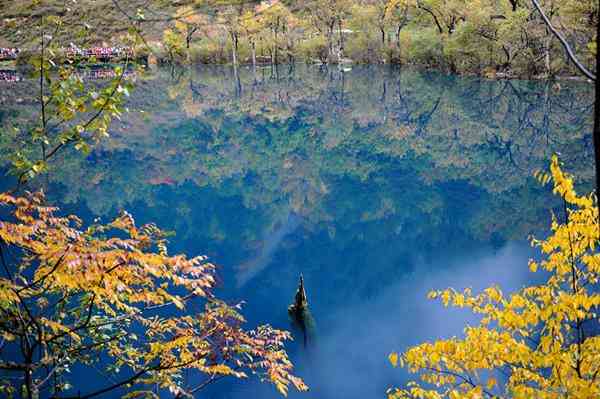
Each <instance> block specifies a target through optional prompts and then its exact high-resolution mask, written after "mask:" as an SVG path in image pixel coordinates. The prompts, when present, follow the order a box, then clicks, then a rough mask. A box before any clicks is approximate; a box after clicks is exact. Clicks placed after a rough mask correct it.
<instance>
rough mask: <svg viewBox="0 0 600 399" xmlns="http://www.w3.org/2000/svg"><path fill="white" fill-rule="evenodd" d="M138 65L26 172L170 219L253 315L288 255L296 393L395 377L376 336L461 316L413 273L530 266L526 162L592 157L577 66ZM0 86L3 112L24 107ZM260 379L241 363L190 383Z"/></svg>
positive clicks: (381, 391) (389, 345)
mask: <svg viewBox="0 0 600 399" xmlns="http://www.w3.org/2000/svg"><path fill="white" fill-rule="evenodd" d="M135 79H136V80H137V82H136V86H137V87H136V89H135V91H134V92H133V93H132V97H131V99H130V103H129V104H128V107H129V113H127V114H125V115H124V117H123V118H122V120H121V121H120V122H117V123H115V124H114V125H113V127H112V129H111V130H112V131H111V138H110V139H109V140H108V141H106V142H104V143H102V144H101V145H100V146H98V147H97V148H96V149H95V150H94V151H93V152H92V153H91V154H90V155H89V156H88V157H86V158H84V157H82V156H81V155H80V154H74V153H65V154H64V157H62V158H61V159H60V160H59V161H57V162H56V163H55V165H53V166H54V172H53V173H52V174H50V175H49V176H47V177H44V178H43V179H40V181H37V182H35V183H34V184H35V185H36V186H41V187H43V188H45V190H46V191H47V193H48V196H49V197H50V198H51V200H53V202H54V203H58V204H60V205H62V207H63V208H64V209H65V210H66V211H68V212H77V213H78V214H81V215H83V216H84V218H85V219H86V220H87V221H91V220H92V219H93V218H95V217H101V218H103V219H105V220H106V219H108V218H110V217H111V216H115V215H116V214H117V212H118V211H119V210H120V209H127V210H128V211H129V212H130V213H132V214H133V215H134V216H135V217H136V219H137V220H138V222H140V223H143V222H149V221H154V222H156V223H157V224H158V225H159V226H160V227H162V228H163V229H166V230H171V231H173V232H175V237H173V238H172V239H171V252H172V253H175V252H185V253H187V254H188V255H198V254H206V255H208V256H209V257H210V259H211V261H212V262H213V263H215V264H217V265H218V276H219V287H218V289H217V294H218V295H220V296H221V297H223V298H225V299H227V300H228V301H231V302H237V301H241V300H243V301H245V305H244V314H245V315H246V316H247V319H248V323H249V325H250V326H254V325H256V324H257V323H269V324H272V325H274V326H276V327H279V328H286V329H289V328H290V322H289V320H288V315H287V306H288V305H289V304H290V303H291V301H292V299H293V296H294V293H295V289H296V286H297V283H298V278H299V275H300V274H301V273H302V274H303V275H304V279H305V283H306V289H307V294H308V300H309V305H310V309H311V311H312V313H313V316H314V318H315V321H316V326H317V329H316V332H315V340H314V343H313V344H312V345H310V346H309V348H307V349H305V348H303V347H302V345H299V344H292V345H291V346H290V352H291V356H292V358H293V359H294V360H295V362H296V364H297V371H298V373H299V374H300V375H301V376H302V377H304V378H305V379H306V382H307V383H308V384H309V385H310V386H311V392H310V393H308V394H304V397H310V398H376V397H379V398H382V397H384V396H385V390H386V389H387V388H388V387H390V386H393V385H394V384H401V383H402V382H404V381H405V380H406V375H405V374H404V373H403V372H402V371H400V370H397V369H392V368H391V367H390V366H389V364H388V363H387V354H388V353H389V352H390V351H392V350H395V351H398V350H400V351H401V350H403V349H404V348H406V347H407V345H411V344H415V343H418V342H421V341H423V340H427V339H434V338H435V337H445V336H450V335H454V334H460V331H461V329H462V326H463V325H464V323H465V322H467V321H469V320H473V319H472V318H470V316H469V315H468V314H467V313H464V312H459V311H448V310H445V309H443V308H442V307H441V306H438V304H437V303H430V302H429V301H427V300H426V293H427V292H428V290H429V289H432V288H444V287H446V286H449V285H451V286H454V287H456V288H463V287H466V286H471V287H474V288H482V287H485V286H486V285H487V284H490V283H492V282H498V283H500V284H501V285H502V286H503V287H504V288H505V289H515V288H517V287H520V286H521V285H523V284H525V283H527V282H528V281H531V279H532V278H534V277H533V276H532V275H531V274H530V273H529V272H528V270H527V260H528V259H529V258H530V257H531V256H535V255H536V254H535V253H534V252H533V251H532V250H531V249H530V248H529V247H528V245H527V238H528V236H529V235H530V234H536V233H537V234H544V231H545V229H546V227H547V225H548V223H549V216H550V212H551V210H552V209H553V208H555V207H556V205H557V204H558V202H557V201H556V199H555V198H554V197H553V196H552V194H551V193H550V190H549V188H548V187H541V186H540V185H539V184H538V183H537V182H536V181H535V180H534V179H533V178H532V175H533V173H534V171H536V170H538V169H543V168H545V167H547V164H548V160H549V159H550V156H551V155H552V154H553V153H555V152H557V153H560V156H561V159H562V160H563V161H564V162H565V165H566V169H567V170H570V171H572V172H573V173H576V174H577V176H579V179H578V186H579V187H581V188H582V189H586V188H589V181H590V180H591V176H592V172H593V170H592V167H591V156H592V147H591V136H590V132H591V113H592V109H591V104H592V101H593V99H592V95H591V94H592V88H591V87H590V86H588V85H587V84H584V83H568V82H561V83H560V84H559V85H557V84H552V83H545V82H528V81H489V80H483V79H480V78H474V77H456V76H448V75H443V74H440V73H436V72H420V71H414V70H405V69H402V70H400V69H395V68H387V67H383V66H377V67H375V66H364V67H354V68H352V70H350V71H345V72H344V71H340V70H339V69H337V68H329V69H327V68H319V67H306V66H295V67H287V66H283V67H279V68H278V69H277V70H274V69H271V68H265V69H259V70H257V71H252V70H251V69H248V68H242V69H241V70H240V71H239V72H238V73H237V75H236V74H234V72H233V70H232V69H230V68H228V67H198V68H191V69H173V70H170V69H159V70H154V71H150V72H149V73H148V74H147V75H146V76H137V77H136V78H135ZM21 84H22V86H20V87H23V88H24V89H23V90H26V89H25V88H26V87H28V86H26V85H27V83H21ZM5 85H6V84H5ZM4 104H5V105H3V107H4V108H5V109H4V112H3V113H2V114H1V116H0V118H4V122H6V121H7V120H8V119H10V118H13V117H16V116H15V115H17V114H18V110H19V109H20V108H23V107H26V105H23V104H22V103H17V102H14V101H13V102H12V103H11V102H10V99H8V100H6V99H5V103H4ZM6 104H7V105H6ZM298 338H300V337H298ZM299 341H302V340H301V339H299ZM272 396H276V395H275V394H274V389H273V388H272V387H270V386H263V385H258V384H256V383H252V382H251V383H248V382H244V383H241V382H238V381H224V382H219V383H218V384H215V385H213V386H211V387H210V388H209V389H208V390H207V391H206V392H205V397H210V398H242V397H244V398H248V397H250V398H252V397H261V398H263V397H265V398H268V397H272Z"/></svg>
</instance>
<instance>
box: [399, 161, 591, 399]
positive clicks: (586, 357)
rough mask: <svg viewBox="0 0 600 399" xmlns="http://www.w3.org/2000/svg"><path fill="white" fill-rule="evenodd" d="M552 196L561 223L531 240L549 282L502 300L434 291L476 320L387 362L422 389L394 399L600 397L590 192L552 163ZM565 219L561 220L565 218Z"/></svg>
mask: <svg viewBox="0 0 600 399" xmlns="http://www.w3.org/2000/svg"><path fill="white" fill-rule="evenodd" d="M550 172H551V174H550V175H546V174H545V173H541V174H539V175H538V177H539V178H540V180H542V181H543V182H547V181H549V180H552V181H553V185H554V193H555V194H557V195H559V196H560V197H562V200H563V203H564V210H563V212H562V213H563V215H562V216H559V215H557V216H553V218H552V227H551V228H552V234H551V235H550V236H549V237H548V238H546V239H541V240H539V239H532V244H533V245H534V246H535V247H537V248H539V249H540V250H541V252H542V253H543V254H544V258H543V259H542V260H541V261H539V262H538V261H530V263H529V268H530V270H531V271H532V272H534V273H535V272H538V270H540V272H541V273H542V274H543V276H542V277H543V283H541V284H539V285H531V286H528V287H525V288H523V289H521V290H519V291H518V292H516V293H514V294H510V295H504V294H503V293H502V291H501V290H500V288H499V287H497V286H492V287H489V288H487V289H485V290H484V291H483V292H481V293H479V294H473V293H472V291H471V290H470V289H468V288H467V289H465V290H463V291H457V290H454V289H447V290H443V291H434V292H431V293H430V294H429V297H430V298H436V299H439V300H441V301H442V303H443V304H444V305H445V306H453V307H459V308H463V307H466V308H469V309H471V311H473V312H474V313H475V314H477V315H479V316H480V322H479V324H478V325H475V326H469V327H466V328H465V330H464V337H461V338H459V337H453V338H450V339H445V340H439V341H435V342H432V343H423V344H420V345H417V346H415V347H412V348H409V349H408V350H407V351H405V352H404V353H402V354H398V353H396V352H394V353H392V354H390V356H389V359H390V361H391V363H392V364H393V365H394V366H397V365H398V364H400V365H401V366H404V367H406V368H407V369H408V370H409V371H410V372H413V373H418V375H419V379H420V381H419V382H416V381H413V382H410V383H409V384H408V386H407V387H406V388H397V389H391V390H390V391H389V397H390V398H398V399H399V398H442V397H448V398H481V397H489V398H512V397H517V398H565V397H566V398H594V397H598V396H600V379H599V374H600V352H599V351H598V348H599V347H600V336H598V334H597V332H598V331H599V327H600V326H598V323H599V322H598V317H597V309H598V306H600V290H599V289H600V286H599V285H600V253H598V245H599V241H600V236H599V231H598V228H597V224H596V223H597V218H598V207H597V200H596V197H595V195H594V194H590V195H587V196H581V195H578V194H576V192H575V191H574V189H573V179H572V177H571V176H569V175H567V174H566V173H564V172H563V171H562V169H561V167H560V165H559V161H558V158H557V157H556V156H554V157H553V159H552V163H551V167H550ZM561 218H562V221H560V219H561Z"/></svg>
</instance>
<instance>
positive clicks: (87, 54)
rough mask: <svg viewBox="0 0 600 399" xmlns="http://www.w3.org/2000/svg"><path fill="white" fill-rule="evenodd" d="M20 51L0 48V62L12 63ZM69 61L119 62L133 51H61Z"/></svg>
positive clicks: (88, 49) (121, 49)
mask: <svg viewBox="0 0 600 399" xmlns="http://www.w3.org/2000/svg"><path fill="white" fill-rule="evenodd" d="M20 52H21V49H19V48H3V47H0V61H14V60H16V59H17V58H18V56H19V53H20ZM62 52H63V53H64V54H65V55H66V57H67V58H68V59H70V60H76V59H80V60H89V59H92V58H94V59H96V60H97V61H101V62H108V61H115V60H121V59H125V58H132V57H133V50H132V49H131V48H129V47H90V48H84V49H82V48H79V47H75V46H71V47H67V48H64V49H62Z"/></svg>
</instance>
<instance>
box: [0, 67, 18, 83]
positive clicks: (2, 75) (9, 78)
mask: <svg viewBox="0 0 600 399" xmlns="http://www.w3.org/2000/svg"><path fill="white" fill-rule="evenodd" d="M21 80H23V77H22V76H21V75H20V74H19V73H18V72H17V71H11V70H7V71H1V70H0V82H19V81H21Z"/></svg>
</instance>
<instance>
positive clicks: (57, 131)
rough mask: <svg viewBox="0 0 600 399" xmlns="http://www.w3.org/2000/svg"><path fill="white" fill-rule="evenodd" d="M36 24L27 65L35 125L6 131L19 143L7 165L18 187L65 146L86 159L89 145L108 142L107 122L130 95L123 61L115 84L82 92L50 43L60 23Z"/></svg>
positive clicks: (82, 86)
mask: <svg viewBox="0 0 600 399" xmlns="http://www.w3.org/2000/svg"><path fill="white" fill-rule="evenodd" d="M39 23H40V43H39V45H40V51H39V53H37V54H34V55H33V56H32V57H31V59H30V60H29V61H30V64H31V67H32V68H33V77H34V78H35V79H36V80H37V81H38V84H39V88H38V93H37V94H38V95H37V98H36V101H37V103H38V104H39V110H40V112H39V119H38V121H36V122H35V123H33V124H32V123H30V124H29V125H26V126H23V127H17V126H12V128H11V129H9V132H10V135H11V140H12V141H13V142H17V143H19V149H18V150H17V151H15V152H14V153H13V154H12V155H11V161H12V172H13V173H14V174H16V175H18V176H19V181H20V182H23V181H25V180H29V179H31V178H33V177H34V176H36V175H37V174H39V173H43V172H46V171H47V170H48V167H49V161H50V159H51V158H52V157H53V156H54V155H56V153H58V152H59V151H60V150H62V149H63V148H64V147H66V146H73V147H74V148H76V149H77V150H79V151H82V152H83V153H85V154H87V153H89V151H90V146H91V145H92V144H94V143H97V142H98V141H100V140H102V139H104V138H106V137H108V127H109V125H110V122H111V121H112V120H113V119H114V118H119V117H120V115H121V113H122V112H123V110H124V107H123V103H124V100H125V98H126V97H127V96H128V95H129V91H130V89H131V84H130V83H129V82H128V81H127V79H125V72H126V69H127V67H128V60H126V61H125V65H124V66H119V67H115V70H114V74H115V78H114V79H111V80H110V82H109V83H108V84H106V85H105V86H104V87H98V86H96V87H89V86H86V85H85V84H84V82H83V79H82V78H81V76H80V75H79V74H78V73H77V65H76V64H74V62H76V61H73V60H69V59H65V57H64V54H61V51H60V48H59V45H58V43H57V42H56V41H55V40H54V39H55V36H56V35H57V34H58V33H59V32H60V31H61V30H63V29H65V26H64V25H63V21H62V19H61V18H58V17H49V18H47V19H44V18H42V19H41V20H40V21H39ZM45 32H48V33H45Z"/></svg>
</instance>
